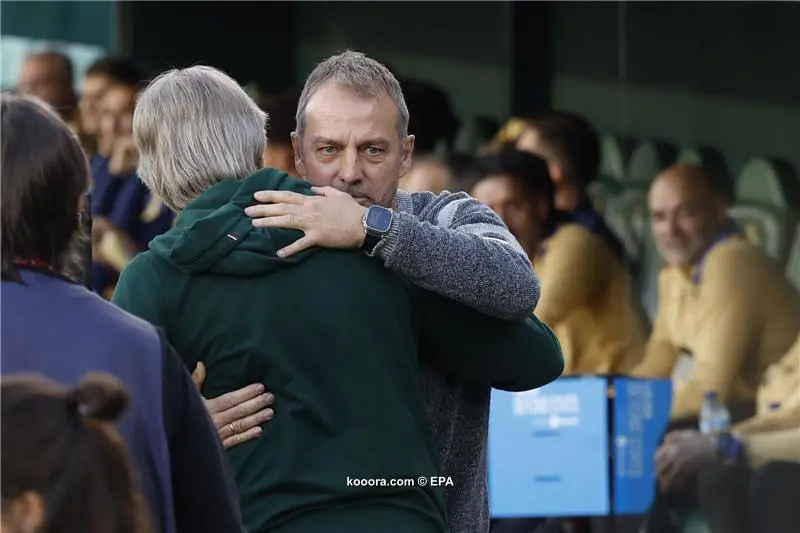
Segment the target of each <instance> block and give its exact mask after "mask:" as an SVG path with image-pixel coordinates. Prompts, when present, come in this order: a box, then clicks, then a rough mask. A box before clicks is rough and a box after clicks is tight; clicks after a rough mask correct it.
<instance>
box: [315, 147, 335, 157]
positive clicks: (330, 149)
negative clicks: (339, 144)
mask: <svg viewBox="0 0 800 533" xmlns="http://www.w3.org/2000/svg"><path fill="white" fill-rule="evenodd" d="M317 152H319V153H321V154H323V155H333V154H335V153H336V147H335V146H321V147H319V148H317Z"/></svg>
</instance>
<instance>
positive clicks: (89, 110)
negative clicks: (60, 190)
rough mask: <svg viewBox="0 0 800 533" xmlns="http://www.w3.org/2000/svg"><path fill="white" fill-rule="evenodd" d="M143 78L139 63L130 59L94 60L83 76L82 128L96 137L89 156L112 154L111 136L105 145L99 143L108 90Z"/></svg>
mask: <svg viewBox="0 0 800 533" xmlns="http://www.w3.org/2000/svg"><path fill="white" fill-rule="evenodd" d="M139 81H141V74H140V73H139V71H138V69H137V68H136V65H135V64H134V63H133V62H132V61H130V60H129V59H123V58H117V57H104V58H103V59H99V60H97V61H95V62H94V63H92V65H91V66H90V67H89V68H88V69H87V70H86V73H85V74H84V78H83V90H82V91H81V97H80V101H79V103H78V105H79V108H80V120H81V132H82V133H83V134H84V135H86V136H87V137H89V138H91V139H92V140H93V143H92V144H93V147H92V149H91V150H89V151H87V154H88V155H89V157H92V156H94V155H96V154H97V153H100V155H102V156H105V157H108V156H110V155H111V150H112V146H111V141H113V138H107V139H106V143H105V145H104V146H102V147H101V146H99V145H98V136H99V134H100V117H101V112H102V110H101V105H102V101H103V97H104V96H105V93H106V91H107V90H108V88H109V87H111V86H112V85H128V84H131V83H133V84H136V83H138V82H139Z"/></svg>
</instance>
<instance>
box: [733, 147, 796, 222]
mask: <svg viewBox="0 0 800 533" xmlns="http://www.w3.org/2000/svg"><path fill="white" fill-rule="evenodd" d="M798 198H800V182H798V179H797V174H796V173H795V171H794V169H793V168H792V167H791V165H789V164H788V163H786V162H784V161H781V160H778V159H771V158H756V159H751V160H750V161H748V162H747V164H745V166H744V167H742V169H741V170H740V171H739V174H738V175H737V177H736V199H737V200H738V201H740V202H745V203H757V204H761V205H768V206H776V207H782V208H791V209H794V210H797V208H798V207H800V202H798Z"/></svg>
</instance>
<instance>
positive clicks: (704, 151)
mask: <svg viewBox="0 0 800 533" xmlns="http://www.w3.org/2000/svg"><path fill="white" fill-rule="evenodd" d="M676 162H677V163H685V164H689V165H698V166H701V167H704V168H706V169H708V170H709V171H711V172H713V173H714V174H716V175H722V176H728V175H730V171H729V170H728V166H727V165H726V164H725V158H724V157H723V155H722V153H721V152H719V151H718V150H715V149H714V148H708V147H705V146H701V147H699V148H690V149H686V150H683V151H682V152H681V153H680V154H679V155H678V160H677V161H676Z"/></svg>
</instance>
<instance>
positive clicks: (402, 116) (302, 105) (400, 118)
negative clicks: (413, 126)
mask: <svg viewBox="0 0 800 533" xmlns="http://www.w3.org/2000/svg"><path fill="white" fill-rule="evenodd" d="M328 82H334V83H337V84H340V85H343V86H345V87H348V88H351V89H353V90H354V91H355V92H356V93H357V94H358V95H360V96H363V97H364V98H376V97H377V96H378V95H379V94H381V93H382V92H384V93H386V94H387V95H388V96H389V98H391V99H392V101H393V102H394V105H395V106H396V107H397V134H398V135H399V136H400V139H401V140H405V138H406V137H407V136H408V107H407V106H406V100H405V98H404V97H403V90H402V89H401V88H400V82H398V81H397V78H395V77H394V74H392V73H391V71H390V70H389V69H388V68H386V67H385V66H383V65H381V64H380V63H378V62H377V61H375V60H374V59H372V58H370V57H367V56H366V55H364V54H362V53H361V52H354V51H352V50H346V51H344V52H342V53H340V54H337V55H335V56H331V57H329V58H328V59H326V60H325V61H323V62H322V63H320V64H319V65H317V67H316V68H315V69H314V70H313V71H312V72H311V74H309V76H308V79H307V80H306V84H305V86H304V87H303V92H302V93H300V100H299V102H298V104H297V115H296V116H295V120H296V121H297V135H298V136H299V137H302V136H303V129H305V125H306V107H307V106H308V101H309V100H310V99H311V97H312V96H313V95H314V93H315V92H317V90H318V89H319V88H320V87H322V86H323V85H325V84H326V83H328Z"/></svg>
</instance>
